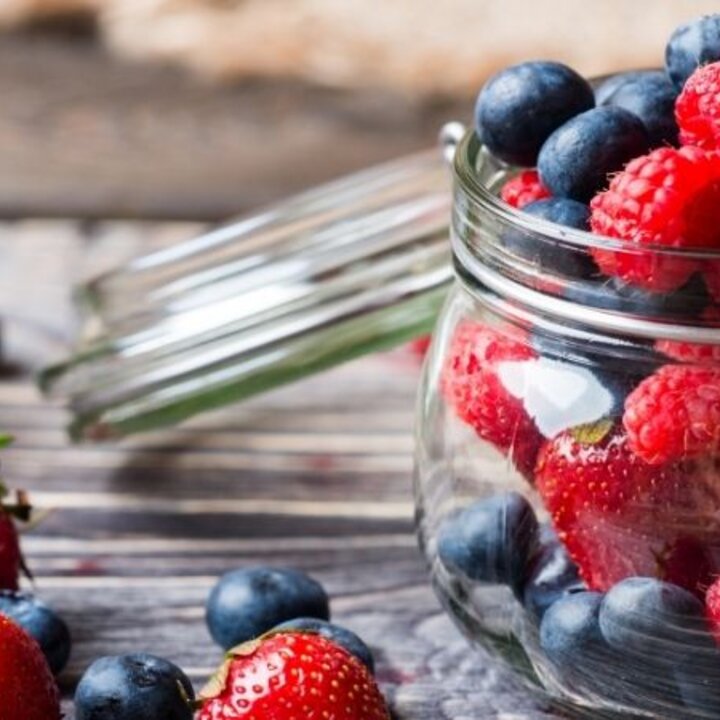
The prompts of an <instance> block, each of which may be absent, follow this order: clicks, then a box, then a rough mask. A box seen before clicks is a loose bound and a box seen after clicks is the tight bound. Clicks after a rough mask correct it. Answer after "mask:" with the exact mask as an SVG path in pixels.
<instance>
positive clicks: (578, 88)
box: [475, 62, 595, 166]
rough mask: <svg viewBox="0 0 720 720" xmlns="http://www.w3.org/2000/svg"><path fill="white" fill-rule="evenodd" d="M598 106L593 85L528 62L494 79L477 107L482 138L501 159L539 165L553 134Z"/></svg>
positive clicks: (561, 68) (558, 67) (550, 65)
mask: <svg viewBox="0 0 720 720" xmlns="http://www.w3.org/2000/svg"><path fill="white" fill-rule="evenodd" d="M594 105H595V98H594V95H593V91H592V88H591V87H590V85H589V84H588V82H587V81H586V80H585V79H584V78H582V77H581V76H580V75H578V74H577V73H576V72H575V71H574V70H571V69H570V68H569V67H567V66H565V65H562V64H560V63H555V62H527V63H522V64H520V65H513V66H512V67H509V68H507V69H505V70H502V71H501V72H499V73H497V74H496V75H494V76H493V77H492V78H490V80H488V82H487V83H486V84H485V86H484V87H483V89H482V90H481V91H480V95H479V96H478V99H477V103H476V105H475V129H476V132H477V134H478V137H480V138H481V140H482V142H483V143H484V144H485V145H486V146H487V148H488V149H489V150H490V151H491V152H492V153H493V154H494V155H495V156H496V157H498V158H500V159H501V160H504V161H505V162H508V163H511V164H513V165H526V166H534V165H535V162H536V160H537V156H538V152H539V151H540V148H541V147H542V144H543V143H544V142H545V140H547V138H548V137H549V136H550V134H551V133H552V132H553V131H555V130H556V129H557V128H559V127H560V126H561V125H562V124H563V123H564V122H566V121H567V120H569V119H570V118H572V117H574V116H575V115H577V114H579V113H581V112H584V111H585V110H589V109H590V108H591V107H593V106H594Z"/></svg>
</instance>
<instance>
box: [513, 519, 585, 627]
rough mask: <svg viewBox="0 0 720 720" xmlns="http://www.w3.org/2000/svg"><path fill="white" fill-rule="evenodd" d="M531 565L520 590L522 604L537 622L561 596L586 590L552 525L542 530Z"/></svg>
mask: <svg viewBox="0 0 720 720" xmlns="http://www.w3.org/2000/svg"><path fill="white" fill-rule="evenodd" d="M530 568H531V569H530V572H529V574H528V577H527V580H526V582H525V587H524V589H523V604H524V605H525V609H526V610H527V612H528V613H529V614H530V615H531V616H532V618H533V619H534V620H535V621H537V622H540V620H542V618H543V616H544V615H545V613H546V612H547V610H548V608H549V607H550V606H551V605H553V604H554V603H555V602H557V601H558V600H559V599H560V598H562V597H565V596H566V595H571V594H573V593H577V592H582V591H583V590H585V589H586V587H585V583H583V581H582V580H581V579H580V575H579V574H578V569H577V566H576V565H575V563H574V562H573V561H572V560H571V559H570V556H569V555H568V553H567V550H566V549H565V546H564V545H563V544H562V543H561V542H560V540H559V539H558V537H557V535H555V533H554V532H553V531H552V529H551V528H548V527H544V528H543V529H542V530H541V532H540V547H539V549H538V552H537V554H536V555H535V558H534V559H533V561H532V563H531V565H530Z"/></svg>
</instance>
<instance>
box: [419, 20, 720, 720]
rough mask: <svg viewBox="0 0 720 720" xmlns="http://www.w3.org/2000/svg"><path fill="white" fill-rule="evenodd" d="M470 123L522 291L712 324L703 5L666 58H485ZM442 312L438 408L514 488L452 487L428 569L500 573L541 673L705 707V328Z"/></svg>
mask: <svg viewBox="0 0 720 720" xmlns="http://www.w3.org/2000/svg"><path fill="white" fill-rule="evenodd" d="M591 90H594V94H593V92H591ZM475 131H476V134H477V137H478V139H479V141H480V142H481V143H482V144H483V145H484V147H485V152H486V153H489V154H490V155H491V156H494V157H495V159H496V160H498V161H500V162H499V163H497V166H498V167H500V168H501V170H502V172H504V173H505V176H506V178H507V179H506V180H505V182H504V184H503V185H502V186H501V187H500V188H499V191H498V194H499V196H500V200H501V201H504V202H505V203H506V206H507V208H506V209H505V211H504V215H505V216H506V217H507V216H510V217H512V216H513V214H515V215H514V216H515V217H516V218H517V221H516V223H515V225H516V226H517V228H518V229H516V228H515V227H513V228H512V229H511V230H505V231H503V232H501V233H499V237H498V238H497V242H498V244H499V245H500V246H501V247H502V249H503V251H504V253H505V254H506V255H505V257H510V258H514V261H513V262H515V263H516V265H514V266H513V267H517V268H522V269H523V270H524V271H525V272H528V270H527V269H528V268H534V271H535V273H536V276H537V277H540V278H544V280H543V282H539V283H536V284H535V285H533V286H532V287H533V289H534V291H535V292H538V293H544V294H547V295H549V296H555V298H557V300H558V301H559V300H562V301H565V302H570V303H576V304H578V305H584V306H586V307H591V308H594V309H595V310H596V311H598V312H607V313H629V314H633V315H634V316H635V317H637V318H638V319H639V321H644V320H645V319H650V320H652V319H655V318H658V319H664V320H665V321H670V322H677V323H678V325H682V324H685V325H692V324H693V323H696V324H698V325H699V326H701V327H707V328H717V327H718V326H720V262H718V261H712V260H708V259H707V258H706V257H705V256H704V254H705V255H707V254H708V253H715V254H720V15H713V16H707V17H703V18H699V19H697V20H694V21H691V22H689V23H687V24H685V25H683V26H682V27H681V28H679V29H678V30H677V31H676V32H675V33H674V34H673V36H672V38H671V39H670V41H669V43H668V46H667V52H666V68H665V69H664V70H648V71H632V72H627V73H621V74H619V75H616V76H613V77H610V78H608V79H606V80H604V81H603V82H601V83H599V84H597V85H596V86H595V88H594V89H590V88H589V86H588V85H587V84H586V83H585V82H584V81H582V80H581V79H580V78H579V77H578V76H577V74H576V73H574V72H573V71H572V70H571V69H570V68H566V67H564V66H562V65H559V64H557V63H549V62H529V63H523V64H522V65H517V66H513V67H511V68H508V69H507V70H504V71H501V72H500V73H498V74H497V75H495V76H494V77H493V78H491V79H490V80H489V81H488V83H487V84H486V85H485V87H484V88H483V89H482V91H481V92H480V95H479V97H478V101H477V105H476V113H475ZM545 223H553V224H554V225H555V226H556V227H555V230H552V231H551V232H550V233H549V234H550V235H551V236H552V237H554V238H560V239H562V238H566V237H569V236H568V232H569V233H570V236H571V235H572V233H573V232H575V231H577V230H580V231H586V232H585V234H584V235H580V236H577V237H578V238H582V241H581V242H580V241H578V242H576V244H575V246H574V247H572V248H571V250H572V252H570V251H568V248H569V247H570V246H571V245H572V240H567V241H563V240H558V242H557V243H553V242H546V243H541V242H539V241H538V237H537V236H538V235H540V234H542V233H543V232H546V233H547V229H546V225H545ZM568 228H569V229H570V230H569V231H568V230H567V229H568ZM453 322H454V324H453V326H452V328H451V332H450V333H449V334H448V339H447V341H446V342H445V343H444V345H445V347H440V345H442V344H443V343H440V342H438V343H437V345H438V348H436V349H435V355H437V357H436V358H431V367H433V363H435V364H436V365H437V372H438V377H439V381H438V386H439V390H440V396H441V398H442V400H443V403H444V407H445V409H446V411H447V416H448V417H449V418H450V419H449V420H447V422H450V423H455V425H456V426H457V427H458V428H462V433H460V434H459V437H461V438H466V437H468V435H467V433H468V431H470V432H474V434H475V435H476V436H477V438H478V439H479V440H480V441H481V446H480V447H487V446H491V447H492V448H494V450H495V452H496V453H497V454H499V455H501V456H505V462H506V464H507V465H509V466H511V467H512V468H514V470H515V471H516V476H515V480H514V482H515V484H514V485H513V486H512V487H513V488H521V487H522V483H523V482H524V483H525V485H526V488H527V490H526V493H523V494H524V495H525V496H526V497H527V498H528V499H525V497H523V494H519V493H518V492H516V491H515V490H513V491H505V492H499V491H497V490H495V491H493V493H494V494H488V495H487V496H486V497H484V498H483V499H474V500H472V501H469V500H466V499H463V502H462V507H460V508H456V509H455V510H453V511H452V512H449V513H448V514H446V515H445V517H444V519H443V520H442V522H441V524H440V525H439V527H438V528H437V533H436V534H435V536H434V543H431V553H434V556H435V557H436V559H437V561H438V562H439V563H440V566H441V567H442V568H443V569H444V573H446V574H449V575H450V576H453V577H454V578H456V580H457V582H458V583H461V584H463V585H464V586H465V587H466V589H467V588H469V589H468V590H467V592H466V593H465V595H464V597H466V598H472V597H473V594H472V593H473V592H476V593H477V592H481V591H482V588H483V587H484V586H489V585H494V586H498V585H505V586H507V587H508V588H510V590H512V592H513V594H514V596H515V599H516V609H515V613H516V616H515V617H516V619H517V622H515V623H514V625H513V628H514V629H513V630H512V632H515V633H516V634H517V639H518V641H519V643H521V644H525V647H526V650H527V654H528V656H529V658H530V661H531V662H532V664H534V666H535V670H536V671H537V678H539V681H540V682H541V683H542V684H543V685H544V686H545V687H546V689H548V690H549V691H550V692H551V693H553V694H555V695H557V696H559V697H562V698H565V699H567V698H571V699H572V701H574V702H578V703H580V704H581V705H584V706H586V707H588V708H596V709H601V710H603V711H606V710H609V711H613V712H614V711H617V712H620V713H634V712H637V713H646V714H647V715H648V716H650V717H659V718H673V719H676V718H683V720H685V719H687V720H689V719H690V718H696V717H697V718H701V717H708V718H712V717H720V649H719V645H720V365H719V364H718V361H719V360H720V346H719V345H717V344H713V343H712V342H711V341H708V342H707V344H704V343H703V342H702V341H698V342H690V341H688V340H686V339H684V338H683V337H682V333H678V337H677V338H675V337H663V338H662V339H657V340H654V339H653V338H652V337H651V336H649V335H648V336H646V337H645V338H643V339H642V340H637V339H633V340H632V341H629V340H628V341H627V342H625V343H624V345H623V343H620V344H621V345H622V348H621V351H618V350H617V348H616V347H613V346H612V345H611V344H610V343H606V344H605V345H603V344H602V343H598V344H597V345H595V344H593V343H594V340H577V341H576V342H575V344H574V345H573V344H572V342H570V343H569V344H568V346H567V347H566V348H563V347H561V346H559V345H558V342H557V339H556V338H553V337H551V336H550V335H548V333H547V331H545V330H543V329H542V328H529V327H525V326H521V323H518V324H517V325H511V324H510V323H505V322H503V321H496V320H489V319H487V318H484V319H482V320H480V319H475V318H474V316H472V314H470V313H465V315H464V316H462V317H460V319H456V320H454V321H453ZM579 336H580V335H579V334H578V337H579ZM631 351H633V352H636V354H638V356H641V357H642V361H638V362H637V363H633V361H632V355H631V354H630V352H631ZM613 353H617V355H614V354H613ZM623 353H625V354H623ZM623 358H624V359H623ZM627 358H630V361H628V359H627ZM461 442H466V441H465V440H462V441H461ZM467 442H470V441H467ZM457 482H458V487H464V485H463V481H462V478H458V480H457ZM492 482H493V481H492V480H491V479H488V480H487V482H485V479H482V482H481V485H482V484H483V483H484V487H487V486H488V485H489V484H491V483H492ZM458 494H460V491H459V490H458ZM536 512H537V513H538V515H537V517H536V515H535V513H536ZM546 518H547V520H548V522H549V523H550V524H549V525H547V524H546V523H545V520H546ZM458 597H460V596H458ZM508 597H509V595H508ZM458 602H461V601H460V600H458ZM468 602H470V601H468ZM518 628H521V629H520V630H518ZM488 632H489V631H488Z"/></svg>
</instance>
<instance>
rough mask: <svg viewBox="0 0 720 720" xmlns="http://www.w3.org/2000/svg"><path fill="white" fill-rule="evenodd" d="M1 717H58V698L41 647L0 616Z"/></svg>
mask: <svg viewBox="0 0 720 720" xmlns="http://www.w3.org/2000/svg"><path fill="white" fill-rule="evenodd" d="M0 717H2V720H60V697H59V693H58V689H57V685H56V684H55V680H54V678H53V676H52V673H51V672H50V668H49V667H48V664H47V662H46V660H45V657H44V656H43V654H42V651H41V650H40V646H39V645H38V644H37V643H36V642H35V641H34V640H33V639H32V638H31V637H30V636H29V635H27V634H26V633H25V631H24V630H22V629H21V628H20V626H19V625H16V624H15V623H14V622H13V621H12V620H10V619H9V618H7V617H5V616H4V615H0Z"/></svg>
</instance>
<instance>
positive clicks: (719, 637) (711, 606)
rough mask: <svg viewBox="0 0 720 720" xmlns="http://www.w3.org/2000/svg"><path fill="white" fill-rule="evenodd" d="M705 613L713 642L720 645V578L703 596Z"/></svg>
mask: <svg viewBox="0 0 720 720" xmlns="http://www.w3.org/2000/svg"><path fill="white" fill-rule="evenodd" d="M705 612H706V613H707V618H708V621H709V622H710V628H711V630H712V633H713V635H714V636H715V640H716V642H717V643H718V644H720V578H718V579H717V580H715V582H714V583H713V584H712V585H711V586H710V587H709V588H708V591H707V594H706V595H705Z"/></svg>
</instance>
